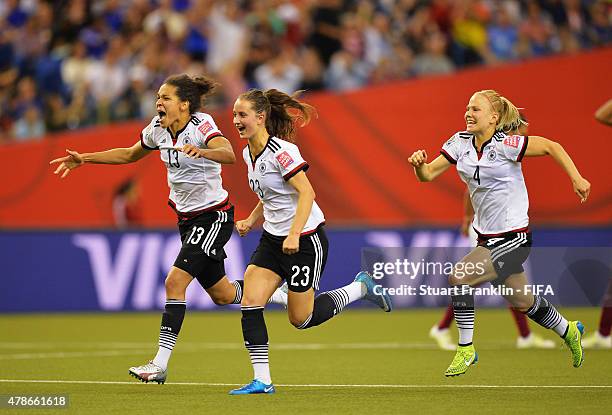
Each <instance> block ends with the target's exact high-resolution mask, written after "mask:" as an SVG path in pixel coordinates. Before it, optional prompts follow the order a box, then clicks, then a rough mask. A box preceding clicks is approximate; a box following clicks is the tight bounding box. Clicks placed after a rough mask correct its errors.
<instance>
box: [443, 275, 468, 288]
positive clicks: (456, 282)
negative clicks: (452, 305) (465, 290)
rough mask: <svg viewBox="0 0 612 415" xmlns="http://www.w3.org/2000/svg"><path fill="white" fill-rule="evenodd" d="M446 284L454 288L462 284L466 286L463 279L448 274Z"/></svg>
mask: <svg viewBox="0 0 612 415" xmlns="http://www.w3.org/2000/svg"><path fill="white" fill-rule="evenodd" d="M448 283H449V284H450V285H451V286H452V287H456V286H457V285H463V284H468V283H467V281H465V278H463V277H461V276H457V275H455V274H454V273H453V274H450V275H449V276H448Z"/></svg>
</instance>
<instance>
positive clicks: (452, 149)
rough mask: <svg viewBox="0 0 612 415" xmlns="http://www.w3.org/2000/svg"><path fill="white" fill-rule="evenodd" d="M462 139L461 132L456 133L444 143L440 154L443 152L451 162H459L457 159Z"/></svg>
mask: <svg viewBox="0 0 612 415" xmlns="http://www.w3.org/2000/svg"><path fill="white" fill-rule="evenodd" d="M460 140H461V137H459V133H456V134H455V135H453V136H452V137H451V138H449V139H448V140H447V141H446V143H444V145H443V146H442V149H441V150H440V154H442V155H443V156H444V158H445V159H447V160H448V161H449V163H452V164H457V160H459V145H460Z"/></svg>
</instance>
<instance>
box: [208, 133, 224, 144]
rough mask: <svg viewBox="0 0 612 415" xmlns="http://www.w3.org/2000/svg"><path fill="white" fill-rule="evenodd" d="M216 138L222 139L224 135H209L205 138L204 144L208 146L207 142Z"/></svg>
mask: <svg viewBox="0 0 612 415" xmlns="http://www.w3.org/2000/svg"><path fill="white" fill-rule="evenodd" d="M217 137H224V135H223V134H221V133H214V134H211V135H210V136H208V138H207V139H206V140H204V144H208V142H209V141H210V140H212V139H213V138H217Z"/></svg>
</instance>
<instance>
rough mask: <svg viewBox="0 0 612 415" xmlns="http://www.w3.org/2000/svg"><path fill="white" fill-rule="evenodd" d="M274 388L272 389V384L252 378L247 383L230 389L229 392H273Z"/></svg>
mask: <svg viewBox="0 0 612 415" xmlns="http://www.w3.org/2000/svg"><path fill="white" fill-rule="evenodd" d="M274 392H276V389H274V385H273V384H269V385H266V384H265V383H263V382H262V381H260V380H257V379H253V381H252V382H251V383H249V384H246V385H244V386H243V387H241V388H238V389H232V390H231V391H230V392H229V394H230V395H252V394H256V393H274Z"/></svg>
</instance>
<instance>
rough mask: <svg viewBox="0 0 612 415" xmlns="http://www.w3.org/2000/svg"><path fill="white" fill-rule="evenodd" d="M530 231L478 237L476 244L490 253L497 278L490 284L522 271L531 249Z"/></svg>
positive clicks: (499, 282) (500, 281)
mask: <svg viewBox="0 0 612 415" xmlns="http://www.w3.org/2000/svg"><path fill="white" fill-rule="evenodd" d="M531 242H532V240H531V232H529V231H527V232H508V233H505V234H502V235H499V236H493V237H484V236H482V235H481V236H479V237H478V246H483V247H485V248H487V249H488V250H489V251H490V253H491V261H492V262H493V268H495V272H496V273H497V278H496V279H495V280H494V281H491V284H493V285H495V284H497V285H500V284H503V282H504V281H505V280H506V278H508V277H509V276H510V275H512V274H518V273H520V272H523V271H524V270H525V269H524V268H523V263H524V262H525V261H526V260H527V258H528V257H529V252H530V251H531Z"/></svg>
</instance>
